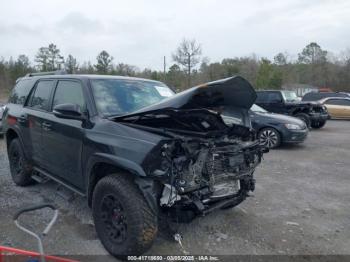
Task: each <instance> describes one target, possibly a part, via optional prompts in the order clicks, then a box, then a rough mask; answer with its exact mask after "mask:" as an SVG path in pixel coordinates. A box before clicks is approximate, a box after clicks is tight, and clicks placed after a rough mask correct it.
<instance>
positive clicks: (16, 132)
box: [4, 127, 31, 160]
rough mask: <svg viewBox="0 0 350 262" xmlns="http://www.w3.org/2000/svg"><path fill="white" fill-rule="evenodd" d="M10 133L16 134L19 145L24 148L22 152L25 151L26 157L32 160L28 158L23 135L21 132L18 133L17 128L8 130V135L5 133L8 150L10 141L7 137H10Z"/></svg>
mask: <svg viewBox="0 0 350 262" xmlns="http://www.w3.org/2000/svg"><path fill="white" fill-rule="evenodd" d="M9 132H14V133H15V134H16V135H17V138H18V140H19V144H20V145H21V147H22V150H23V153H24V155H25V157H26V158H27V159H28V160H29V159H31V158H30V157H29V156H28V152H27V151H26V150H25V147H24V143H23V138H22V135H21V132H18V131H17V130H16V129H15V128H12V127H10V128H8V129H7V130H6V133H4V138H5V140H6V147H7V148H8V147H9V146H10V144H9V143H8V142H9V141H8V140H7V136H8V133H9Z"/></svg>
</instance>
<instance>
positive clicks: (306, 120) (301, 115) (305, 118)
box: [294, 113, 311, 128]
mask: <svg viewBox="0 0 350 262" xmlns="http://www.w3.org/2000/svg"><path fill="white" fill-rule="evenodd" d="M294 117H296V118H299V119H300V120H303V121H304V123H305V124H306V126H307V128H310V126H311V120H310V117H309V116H308V115H307V114H305V113H299V114H296V115H295V116H294Z"/></svg>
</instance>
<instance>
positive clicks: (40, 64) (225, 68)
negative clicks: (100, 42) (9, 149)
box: [0, 39, 350, 92]
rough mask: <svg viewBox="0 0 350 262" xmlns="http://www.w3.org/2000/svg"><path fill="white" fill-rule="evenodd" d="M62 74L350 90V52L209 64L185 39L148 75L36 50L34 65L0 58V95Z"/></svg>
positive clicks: (108, 60)
mask: <svg viewBox="0 0 350 262" xmlns="http://www.w3.org/2000/svg"><path fill="white" fill-rule="evenodd" d="M55 70H65V71H66V72H67V73H70V74H110V75H122V76H134V77H142V78H148V79H153V80H160V81H163V82H165V83H166V84H168V85H169V86H172V87H173V88H175V89H177V90H184V89H186V88H188V87H190V86H194V85H197V84H200V83H203V82H208V81H214V80H217V79H221V78H225V77H230V76H232V75H241V76H243V77H245V78H246V79H247V80H249V81H250V82H251V83H252V84H253V86H254V87H255V88H257V89H266V88H268V89H280V88H281V87H282V86H283V85H287V84H308V85H312V86H316V87H329V88H331V89H333V90H334V91H350V49H348V50H346V51H343V52H341V53H340V54H338V55H334V54H332V53H330V52H328V51H327V50H324V49H322V48H321V47H320V46H319V45H318V44H317V43H315V42H312V43H310V44H308V45H306V46H305V48H303V50H301V52H300V53H299V54H298V55H297V58H293V56H292V55H290V54H288V53H286V52H280V53H277V54H276V55H275V56H274V58H273V60H269V59H267V58H264V57H261V58H259V57H258V56H257V55H254V54H253V55H250V56H243V57H233V58H225V59H223V60H222V61H221V62H210V60H209V59H208V58H207V57H203V56H202V47H201V45H200V44H199V43H197V42H196V41H195V40H186V39H184V40H183V41H182V42H181V43H180V44H179V46H178V48H177V49H176V50H175V51H174V52H173V53H172V64H171V66H170V67H169V68H168V70H166V71H160V70H152V69H150V68H145V69H143V70H141V69H140V68H139V67H137V66H134V65H130V64H127V63H116V62H115V59H114V58H113V56H111V55H110V54H109V53H108V52H107V51H105V50H102V51H101V52H100V53H99V54H98V55H97V56H96V61H94V62H93V63H92V62H90V61H85V62H82V63H81V62H79V61H77V59H76V58H75V57H74V56H73V55H72V54H68V55H67V56H66V57H64V56H63V55H62V54H61V51H60V49H59V48H58V47H57V46H56V45H55V44H52V43H51V44H49V45H48V46H47V47H40V48H39V49H38V51H37V54H36V55H35V59H34V61H30V59H29V58H28V56H27V55H25V54H21V55H19V56H18V57H17V59H14V58H12V57H11V58H9V60H5V59H4V58H0V92H1V91H7V92H9V91H10V90H11V88H12V87H13V86H14V84H15V81H16V79H18V78H19V77H22V76H24V75H25V74H27V73H33V72H45V71H55Z"/></svg>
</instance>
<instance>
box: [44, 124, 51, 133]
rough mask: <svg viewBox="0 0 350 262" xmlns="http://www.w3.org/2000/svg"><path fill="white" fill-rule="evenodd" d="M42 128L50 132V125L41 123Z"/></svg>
mask: <svg viewBox="0 0 350 262" xmlns="http://www.w3.org/2000/svg"><path fill="white" fill-rule="evenodd" d="M42 128H43V130H45V131H50V130H51V124H50V123H47V122H44V123H42Z"/></svg>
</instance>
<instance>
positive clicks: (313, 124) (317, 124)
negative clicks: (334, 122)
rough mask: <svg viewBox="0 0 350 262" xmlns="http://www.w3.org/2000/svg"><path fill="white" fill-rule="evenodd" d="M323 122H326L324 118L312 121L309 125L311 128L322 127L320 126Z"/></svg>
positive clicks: (322, 125)
mask: <svg viewBox="0 0 350 262" xmlns="http://www.w3.org/2000/svg"><path fill="white" fill-rule="evenodd" d="M325 124H326V120H322V121H317V122H312V123H311V127H312V128H322V127H324V125H325Z"/></svg>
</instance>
